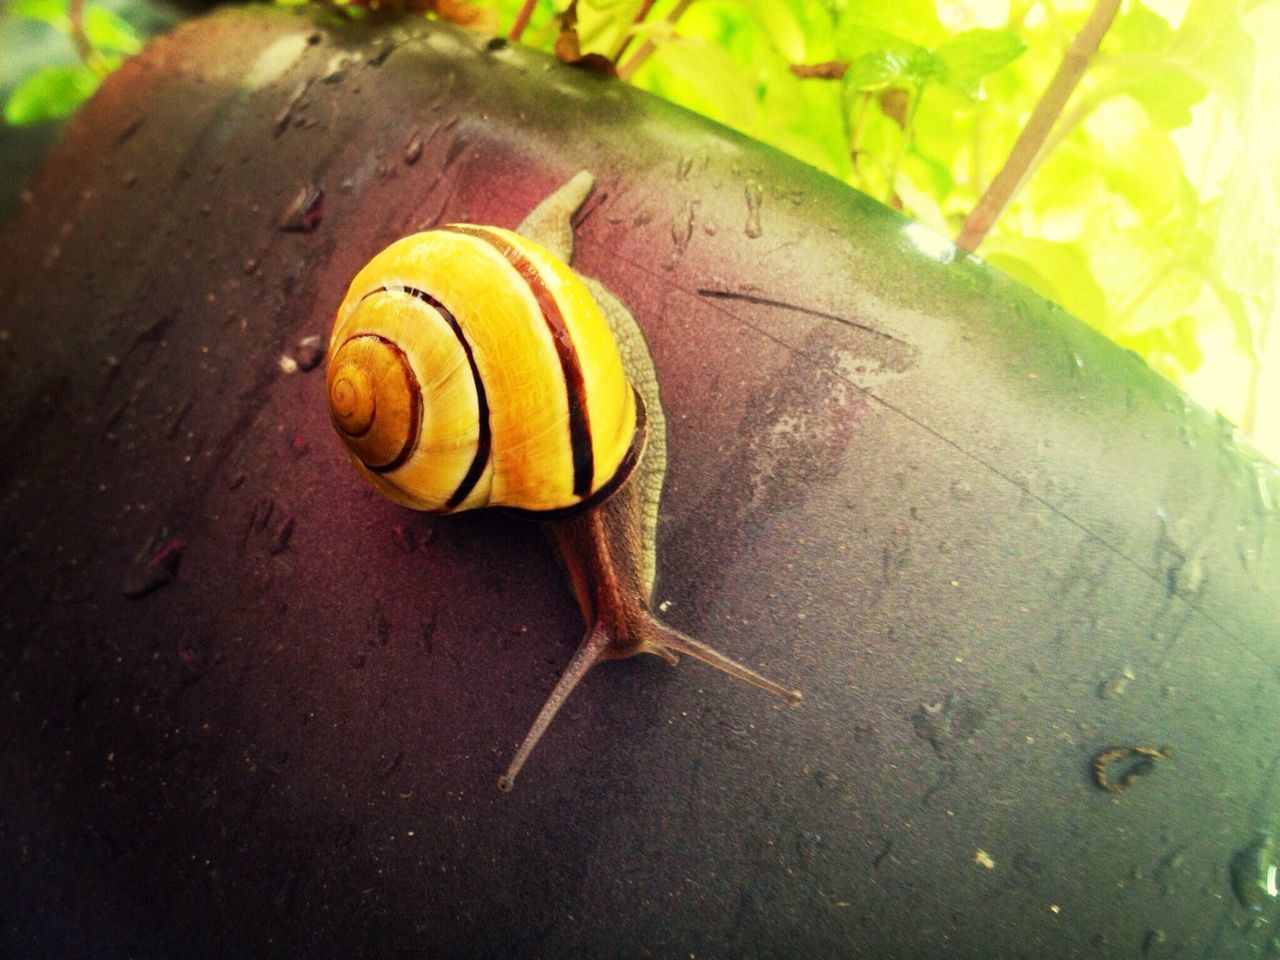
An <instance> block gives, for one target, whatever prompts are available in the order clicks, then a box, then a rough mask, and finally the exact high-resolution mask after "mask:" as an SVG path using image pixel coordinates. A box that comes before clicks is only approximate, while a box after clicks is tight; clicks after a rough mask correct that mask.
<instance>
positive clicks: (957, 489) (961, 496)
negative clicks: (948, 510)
mask: <svg viewBox="0 0 1280 960" xmlns="http://www.w3.org/2000/svg"><path fill="white" fill-rule="evenodd" d="M951 496H953V497H955V498H956V499H957V500H959V501H960V502H961V503H964V502H966V501H969V500H972V499H973V488H972V487H971V486H969V484H967V483H966V482H965V481H963V480H956V481H955V482H953V483H952V484H951Z"/></svg>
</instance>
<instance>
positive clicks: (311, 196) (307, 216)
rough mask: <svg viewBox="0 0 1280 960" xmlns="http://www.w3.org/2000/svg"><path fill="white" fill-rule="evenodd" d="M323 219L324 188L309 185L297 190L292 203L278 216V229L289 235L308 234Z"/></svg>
mask: <svg viewBox="0 0 1280 960" xmlns="http://www.w3.org/2000/svg"><path fill="white" fill-rule="evenodd" d="M323 219H324V188H323V187H321V186H319V185H318V184H314V183H309V184H307V185H305V186H303V187H301V188H300V189H299V190H298V193H297V195H296V196H294V198H293V202H292V203H290V204H289V206H288V208H286V210H285V211H284V213H283V214H281V215H280V229H281V230H285V231H288V232H290V233H310V232H311V231H312V230H314V229H315V228H316V227H318V226H319V225H320V221H321V220H323Z"/></svg>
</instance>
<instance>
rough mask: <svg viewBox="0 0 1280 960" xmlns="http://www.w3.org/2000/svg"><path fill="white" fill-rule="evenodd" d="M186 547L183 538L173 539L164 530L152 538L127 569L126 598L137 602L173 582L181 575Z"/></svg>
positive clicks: (122, 589)
mask: <svg viewBox="0 0 1280 960" xmlns="http://www.w3.org/2000/svg"><path fill="white" fill-rule="evenodd" d="M185 546H186V544H184V543H183V542H182V540H181V539H180V538H178V537H171V536H169V534H168V531H167V530H166V529H164V528H163V527H162V528H161V529H160V530H159V531H157V532H156V533H155V534H153V535H152V536H150V537H148V538H147V541H146V543H144V544H143V545H142V549H141V550H139V551H138V553H137V554H136V555H135V556H134V558H133V560H132V561H131V562H130V563H129V566H128V567H127V568H126V569H125V573H124V582H123V583H122V585H121V591H122V592H123V593H124V595H125V596H126V597H129V598H130V599H134V600H137V599H139V598H140V597H145V596H146V595H147V594H149V593H151V592H152V591H154V590H158V589H159V588H160V587H163V586H164V585H165V584H167V583H172V582H173V581H174V579H175V578H176V577H177V576H178V567H179V565H180V564H181V562H182V550H183V548H184V547H185Z"/></svg>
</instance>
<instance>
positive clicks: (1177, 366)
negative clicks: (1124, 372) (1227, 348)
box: [1116, 313, 1204, 380]
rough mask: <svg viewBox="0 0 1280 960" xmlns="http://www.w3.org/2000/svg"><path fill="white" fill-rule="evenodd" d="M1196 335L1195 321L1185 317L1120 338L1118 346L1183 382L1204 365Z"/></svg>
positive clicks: (1171, 377) (1166, 374) (1172, 319)
mask: <svg viewBox="0 0 1280 960" xmlns="http://www.w3.org/2000/svg"><path fill="white" fill-rule="evenodd" d="M1196 331H1197V324H1196V321H1195V318H1193V317H1191V316H1189V315H1188V314H1185V313H1183V314H1180V315H1178V316H1177V317H1175V318H1171V319H1170V320H1169V321H1168V322H1167V323H1165V324H1163V325H1161V326H1158V327H1152V328H1149V329H1147V330H1144V331H1143V332H1141V333H1139V334H1120V335H1118V336H1117V337H1116V342H1117V343H1119V344H1120V345H1121V346H1122V347H1128V348H1129V349H1130V350H1133V351H1135V352H1136V353H1138V354H1141V355H1142V356H1143V357H1144V358H1145V359H1146V361H1147V362H1148V363H1149V364H1151V365H1152V366H1153V367H1155V368H1156V369H1157V370H1159V371H1160V372H1161V373H1163V374H1164V375H1165V376H1166V377H1169V378H1170V379H1171V380H1180V379H1182V378H1183V377H1184V376H1186V375H1187V374H1190V373H1195V372H1196V370H1198V369H1199V368H1200V365H1201V363H1202V362H1203V361H1204V356H1203V354H1202V353H1201V352H1200V344H1199V343H1198V342H1197V338H1196Z"/></svg>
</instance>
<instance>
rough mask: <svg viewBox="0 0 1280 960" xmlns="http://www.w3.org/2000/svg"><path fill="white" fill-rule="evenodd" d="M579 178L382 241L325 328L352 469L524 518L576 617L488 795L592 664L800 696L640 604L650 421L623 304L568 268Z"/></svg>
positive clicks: (647, 571)
mask: <svg viewBox="0 0 1280 960" xmlns="http://www.w3.org/2000/svg"><path fill="white" fill-rule="evenodd" d="M593 186H594V180H593V178H592V177H591V175H590V174H589V173H587V172H586V171H582V172H580V173H578V174H577V175H576V176H574V177H573V178H572V179H571V180H569V181H568V183H566V184H564V185H563V186H562V187H561V188H560V189H558V190H557V191H555V192H554V193H552V194H551V195H550V196H548V197H547V198H546V199H544V200H543V201H542V202H541V203H540V204H539V205H538V206H537V207H536V208H535V209H534V211H533V212H532V213H530V214H529V216H528V217H527V218H526V219H525V220H524V221H523V222H522V223H521V224H520V226H519V227H518V228H517V230H516V231H515V232H512V231H509V230H504V229H501V228H499V227H489V226H476V225H473V224H461V223H457V224H448V225H446V226H443V227H440V228H438V229H435V230H429V231H426V232H423V233H417V234H413V235H412V236H408V237H405V238H403V239H401V240H397V241H396V242H394V243H392V244H391V245H390V246H388V247H387V248H386V249H385V250H383V251H382V252H381V253H379V254H377V255H376V256H374V257H373V259H372V260H370V261H369V263H368V264H367V265H366V266H365V267H364V268H363V269H362V270H360V271H359V273H357V274H356V277H355V279H354V280H353V281H352V282H351V286H350V288H349V289H348V291H347V294H346V297H345V298H344V299H343V301H342V304H341V306H340V307H339V308H338V313H337V317H336V319H335V321H334V326H333V333H332V335H331V337H330V341H329V349H328V357H327V391H328V397H329V411H330V419H331V420H332V422H333V425H334V428H335V429H336V430H337V432H338V436H339V437H340V439H341V440H342V442H343V445H344V446H345V448H346V452H347V454H348V456H349V458H350V459H351V462H352V463H353V464H354V465H355V467H356V469H357V470H358V471H359V472H360V473H361V474H362V475H363V476H364V478H365V479H366V480H368V481H369V482H370V483H371V484H372V485H373V486H374V487H375V488H376V489H378V490H379V491H380V492H381V493H383V494H384V495H386V496H387V497H389V498H390V499H391V500H393V501H395V502H397V503H400V504H403V505H405V506H408V507H411V508H413V509H416V510H423V511H430V512H433V513H452V512H457V511H462V510H472V509H478V508H482V507H492V508H501V509H505V510H508V511H512V512H515V513H519V514H522V515H524V516H528V517H531V518H534V519H537V520H540V521H542V522H543V523H545V524H546V527H547V529H548V530H549V532H550V534H551V536H552V537H553V539H554V541H555V543H556V545H557V547H558V549H559V552H560V555H561V558H562V560H563V564H564V567H565V570H566V572H567V574H568V578H569V582H570V586H571V587H572V589H573V593H574V596H575V597H576V599H577V601H578V605H579V607H580V608H581V610H582V615H583V618H584V620H585V621H586V624H587V630H586V634H585V635H584V637H583V639H582V642H581V644H580V645H579V647H578V650H577V652H576V653H575V654H574V656H573V659H572V660H571V661H570V663H569V665H568V667H567V668H566V669H565V671H564V673H563V675H562V676H561V677H560V680H559V681H558V682H557V684H556V686H555V688H554V689H553V690H552V692H551V694H550V696H549V697H548V699H547V701H546V703H545V704H544V706H543V707H542V709H541V711H540V712H539V714H538V716H537V718H536V719H535V720H534V722H533V726H532V727H531V728H530V730H529V732H528V734H527V735H526V736H525V738H524V740H523V742H522V743H521V744H520V747H519V749H518V750H517V751H516V754H515V756H514V758H513V759H512V761H511V763H510V766H509V767H508V768H507V771H506V772H505V773H504V774H503V775H502V776H501V777H500V778H499V781H498V785H499V787H500V788H501V789H503V790H504V791H509V790H511V788H512V786H513V784H514V782H515V778H516V775H517V774H518V773H519V772H520V770H521V768H522V767H523V766H524V763H525V761H526V760H527V759H528V757H529V754H530V753H531V751H532V750H533V748H534V746H535V745H536V744H537V743H538V741H539V739H541V737H542V735H543V733H545V731H546V730H547V727H548V726H549V725H550V723H551V721H552V720H553V719H554V718H555V715H556V713H557V712H558V711H559V709H560V707H561V706H562V705H563V704H564V702H565V700H566V698H567V697H568V696H569V694H570V693H571V692H572V691H573V690H574V688H575V687H576V686H577V685H578V684H579V682H581V680H582V679H583V677H584V676H585V675H586V674H587V672H588V671H589V670H591V668H592V667H594V666H595V665H596V664H598V663H600V662H601V661H604V660H613V659H620V658H625V657H630V656H633V655H635V654H639V653H651V654H657V655H658V656H661V657H663V658H665V659H666V660H667V661H668V662H670V663H673V664H674V663H675V662H676V659H677V658H676V654H678V653H685V654H688V655H689V656H691V657H695V658H697V659H699V660H702V661H704V662H706V663H708V664H710V665H711V666H713V667H716V668H717V669H719V670H722V671H724V672H725V673H728V674H730V675H732V676H734V677H737V678H739V679H741V680H743V681H746V682H747V683H751V684H754V685H756V686H757V687H761V688H763V689H764V690H766V691H768V692H769V693H771V694H774V695H775V696H778V697H781V698H782V699H784V700H786V701H787V702H788V703H790V704H795V703H797V702H799V700H800V699H801V695H800V693H799V692H798V691H795V690H789V689H787V688H785V687H783V686H782V685H780V684H778V683H775V682H774V681H772V680H769V679H767V678H765V677H763V676H761V675H760V674H758V673H756V672H755V671H754V670H751V669H750V668H748V667H746V666H743V665H742V664H740V663H738V662H736V661H734V660H731V659H729V658H728V657H726V656H724V655H723V654H721V653H719V652H717V651H715V650H714V649H712V648H711V647H709V646H707V645H706V644H704V643H702V642H700V641H698V640H695V639H694V638H693V637H690V636H687V635H686V634H684V633H681V632H680V631H678V630H675V629H673V628H671V627H669V626H667V625H666V624H664V623H662V622H661V621H660V620H658V619H657V617H656V616H654V614H653V613H652V612H651V611H650V609H649V601H650V596H651V593H652V588H653V582H654V575H655V569H656V550H655V540H656V527H657V516H658V502H659V499H660V497H661V495H662V485H663V479H664V475H665V471H666V423H665V420H664V418H663V414H662V404H661V400H660V397H659V394H658V381H657V375H656V371H655V369H654V364H653V359H652V357H651V356H650V354H649V348H648V344H647V343H646V341H645V339H644V335H643V334H642V333H641V331H640V328H639V326H638V325H637V324H636V321H635V319H634V318H633V317H632V316H631V314H630V313H629V312H628V311H627V309H626V308H625V307H624V306H623V305H622V304H621V302H620V301H618V300H617V298H615V297H614V296H613V295H612V294H611V293H610V292H609V291H608V290H607V289H605V287H604V286H603V285H602V284H600V283H598V282H596V281H593V280H591V279H589V278H584V277H580V276H578V275H577V274H576V273H575V272H574V271H573V270H572V269H571V268H570V267H569V266H568V265H567V264H568V262H569V261H570V260H571V258H572V254H573V241H574V234H573V225H572V221H571V217H572V216H573V214H574V213H575V212H576V211H577V210H578V208H579V207H580V206H581V205H582V203H583V201H584V200H585V199H586V198H587V196H588V195H589V194H590V192H591V190H592V188H593Z"/></svg>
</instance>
